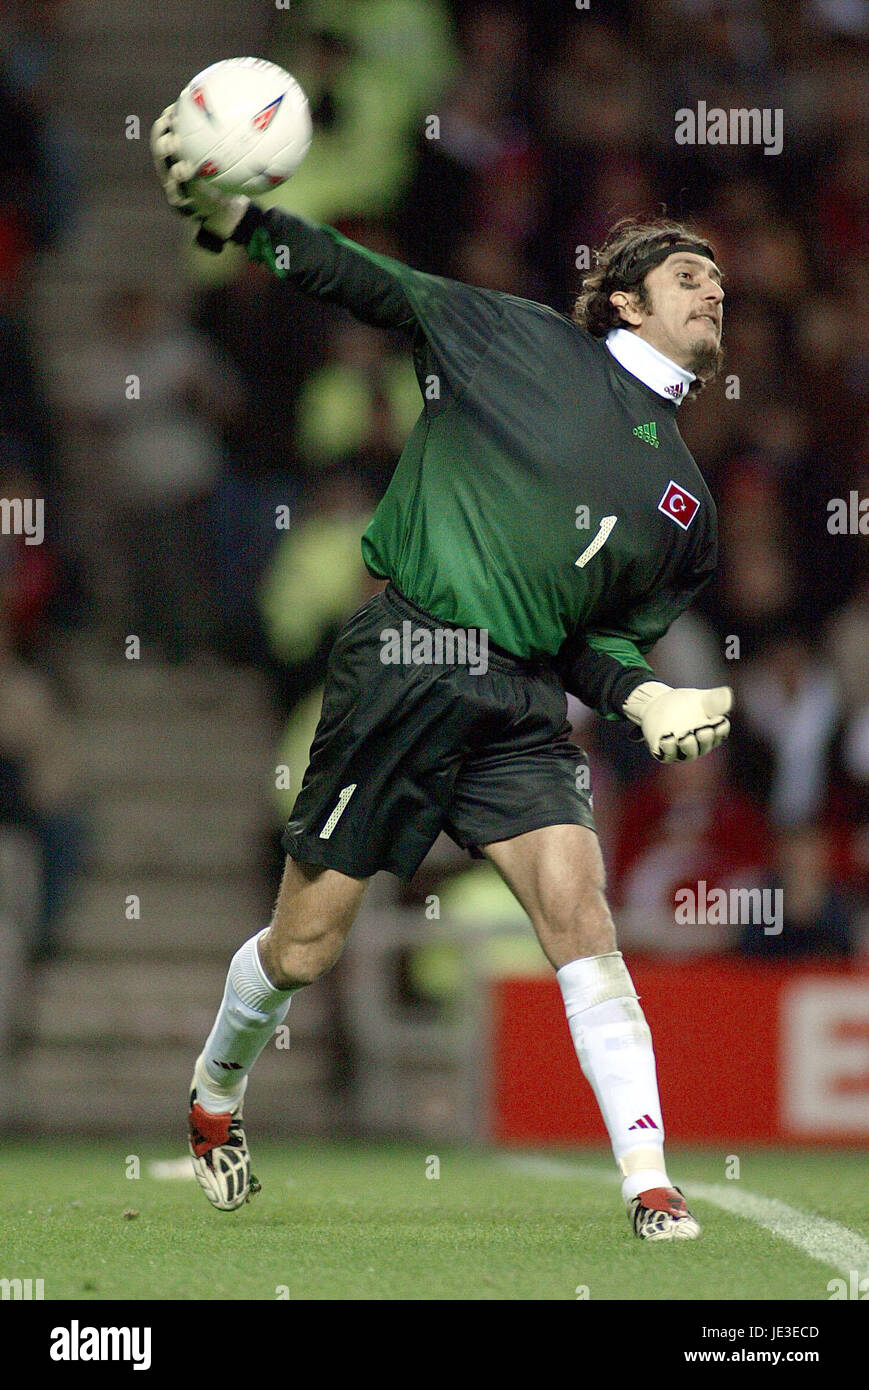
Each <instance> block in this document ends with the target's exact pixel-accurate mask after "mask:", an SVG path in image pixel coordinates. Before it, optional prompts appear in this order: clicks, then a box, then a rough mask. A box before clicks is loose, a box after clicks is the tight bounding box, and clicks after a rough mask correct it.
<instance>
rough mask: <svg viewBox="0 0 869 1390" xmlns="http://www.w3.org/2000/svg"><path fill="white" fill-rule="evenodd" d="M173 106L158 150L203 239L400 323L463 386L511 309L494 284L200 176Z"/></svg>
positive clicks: (167, 179) (387, 322)
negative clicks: (448, 273) (401, 254)
mask: <svg viewBox="0 0 869 1390" xmlns="http://www.w3.org/2000/svg"><path fill="white" fill-rule="evenodd" d="M173 118H174V108H173V107H171V106H169V107H167V108H166V110H165V111H164V112H163V114H162V115H161V116H160V117H159V119H158V120H157V121H156V122H155V124H154V128H153V131H152V133H151V149H152V152H153V156H154V164H155V167H156V170H157V175H158V178H159V179H160V182H161V183H162V185H163V191H164V193H165V195H166V198H167V199H168V201H169V203H170V204H171V205H172V207H174V208H175V209H176V211H178V212H180V213H182V214H183V215H184V216H186V217H190V218H191V219H193V220H194V221H195V222H197V223H198V224H199V230H198V233H197V238H196V239H197V242H198V243H199V244H200V245H201V246H203V247H205V248H206V249H207V250H210V251H215V252H220V251H222V249H223V247H224V246H225V244H226V243H227V242H228V241H233V242H237V243H239V244H240V245H243V246H245V247H246V249H247V252H248V255H249V256H250V257H251V259H252V260H254V261H257V262H259V263H260V264H262V265H264V266H266V267H267V268H268V269H269V270H271V271H272V273H273V274H274V275H277V276H278V277H279V278H280V279H282V280H288V281H289V282H290V283H291V284H293V285H295V286H296V287H297V288H298V289H300V290H303V291H305V292H306V293H308V294H312V295H316V296H317V297H318V298H319V299H323V300H326V301H327V302H328V303H331V304H338V305H340V306H341V307H342V308H345V309H348V310H349V311H350V313H351V314H353V315H355V317H356V318H358V319H360V320H361V321H362V322H363V323H368V324H371V325H372V326H373V327H376V328H388V329H394V330H399V331H402V332H404V333H406V334H407V336H408V338H409V339H410V340H411V341H412V342H413V343H414V346H415V347H423V346H424V344H425V342H426V341H427V343H428V345H429V347H430V348H431V352H432V354H433V355H434V358H435V361H436V362H437V363H438V364H439V365H440V366H441V367H442V368H443V370H444V371H445V372H446V375H447V377H448V381H449V385H450V386H451V387H452V388H453V389H454V390H461V388H462V386H463V385H464V384H465V383H466V382H467V381H468V380H470V377H471V375H472V373H473V371H474V369H475V367H476V365H477V363H478V362H479V360H480V358H481V357H482V355H483V353H484V352H485V350H486V348H487V347H488V345H489V342H490V341H491V338H492V335H493V334H494V332H495V331H496V329H497V326H498V324H499V322H500V320H501V318H502V316H503V313H504V305H503V302H502V299H501V296H499V295H498V294H497V293H496V292H494V291H491V290H480V289H475V288H473V287H472V286H470V285H464V284H461V283H460V282H459V281H456V280H449V279H445V278H444V277H442V276H439V275H428V274H426V273H424V272H423V271H420V270H414V269H412V268H411V267H410V266H408V265H404V264H403V263H402V262H401V261H397V260H394V259H393V258H392V257H391V256H383V255H379V254H378V253H377V252H375V251H369V250H368V249H367V248H366V247H364V246H360V245H358V244H357V243H356V242H354V241H351V240H350V239H349V238H348V237H345V236H342V234H341V233H340V232H338V231H336V230H335V229H334V228H333V227H327V226H321V225H319V224H316V223H311V222H306V221H305V220H304V219H302V218H300V217H295V216H293V215H292V214H291V213H288V212H283V211H282V210H280V209H278V208H270V209H269V210H268V211H263V210H262V209H261V208H259V207H257V206H256V204H255V203H252V202H251V201H250V199H249V198H244V197H232V196H231V195H229V194H226V193H221V192H220V191H219V190H218V189H216V188H214V187H213V186H211V187H210V186H208V185H207V184H204V183H203V182H202V181H201V180H197V179H194V177H193V174H194V170H193V166H192V165H190V164H186V163H185V162H184V161H183V160H181V158H180V156H179V154H178V148H177V140H176V138H175V134H174V129H173Z"/></svg>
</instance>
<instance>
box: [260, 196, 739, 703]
mask: <svg viewBox="0 0 869 1390" xmlns="http://www.w3.org/2000/svg"><path fill="white" fill-rule="evenodd" d="M234 239H235V240H237V241H240V242H242V244H244V245H246V247H247V250H248V254H249V255H250V256H251V258H252V259H254V260H256V261H259V262H261V263H263V264H265V265H267V266H268V267H270V268H271V269H272V271H274V273H275V274H277V275H278V276H280V277H282V278H284V279H287V280H289V281H291V282H292V283H293V284H294V285H295V286H296V287H297V288H299V289H301V290H303V291H306V292H308V293H311V294H314V295H317V296H318V297H319V298H321V299H324V300H327V301H329V302H331V303H336V304H339V305H342V306H344V307H345V308H347V309H348V310H350V312H351V313H353V314H354V315H355V316H356V317H357V318H359V319H361V320H362V321H363V322H365V323H368V324H372V325H375V326H379V327H382V328H389V329H394V330H400V331H401V332H403V333H404V334H405V335H406V337H407V340H408V344H409V347H410V348H411V350H412V353H413V362H414V367H415V370H416V375H417V379H418V381H419V385H420V390H421V393H422V410H421V413H420V416H419V419H418V420H417V422H416V425H415V426H414V428H413V430H412V432H411V434H410V437H409V438H408V440H407V443H406V445H405V447H404V449H403V451H402V454H401V457H400V459H399V461H398V465H397V467H396V469H395V473H394V475H393V478H392V481H391V482H390V484H389V487H388V488H387V490H386V492H385V494H384V496H383V498H382V499H381V501H380V503H379V505H378V507H377V509H376V512H375V514H374V517H373V519H372V521H371V524H370V525H369V527H368V529H367V530H366V532H365V534H364V536H363V538H362V554H363V558H364V560H365V564H366V566H367V568H368V570H369V571H370V572H371V573H372V574H373V575H376V576H378V577H381V578H388V579H390V580H391V581H392V582H393V584H394V585H395V587H396V588H397V589H398V590H400V592H401V593H402V594H404V595H405V596H406V597H407V598H408V599H410V600H411V601H412V602H413V603H415V604H417V605H418V606H419V607H421V608H423V609H425V610H426V611H427V612H429V613H431V614H433V615H434V616H435V617H437V618H440V619H442V620H444V621H445V622H448V623H452V624H456V625H459V626H463V627H474V628H485V629H487V630H488V634H489V639H490V641H491V642H493V643H495V644H497V645H498V646H500V647H502V648H504V649H506V650H507V651H509V652H512V653H514V654H515V655H517V656H520V657H526V658H534V657H536V658H550V659H552V660H553V661H554V662H555V663H556V665H557V667H558V669H559V670H560V672H561V675H562V679H563V680H564V682H565V685H566V686H567V688H568V689H572V690H573V691H574V693H576V694H577V695H578V696H579V697H580V698H581V699H583V700H585V701H586V703H588V704H590V705H591V706H592V707H593V708H596V709H598V711H599V712H600V713H602V714H605V715H609V716H611V717H615V716H619V715H621V705H622V702H623V701H624V699H626V698H627V695H628V694H629V693H630V691H631V690H632V689H633V688H634V687H635V686H636V685H637V684H639V683H640V682H641V681H642V680H646V679H648V678H649V667H648V664H647V663H646V661H645V655H646V653H647V652H648V651H649V650H650V649H651V647H652V646H653V645H654V643H655V642H657V641H658V639H659V638H660V637H662V636H663V634H664V633H665V632H666V630H667V628H668V627H669V626H670V624H671V623H672V621H673V620H674V618H676V617H677V616H678V614H679V613H681V612H682V611H683V610H684V609H685V608H686V607H687V605H688V604H689V603H690V602H691V600H692V598H693V597H694V595H695V594H696V593H697V592H698V590H699V589H700V588H701V587H702V586H703V584H705V583H706V581H707V580H708V579H709V578H710V576H711V575H712V573H713V571H714V568H715V564H716V516H715V507H714V503H713V501H712V498H711V496H710V494H709V491H708V489H707V487H706V485H705V483H704V481H703V478H702V477H701V475H700V472H699V470H698V468H697V466H696V464H695V462H694V460H693V458H692V456H691V454H690V453H689V451H688V449H687V448H686V447H685V445H684V443H683V442H682V439H681V437H680V435H679V431H678V429H677V426H676V410H677V405H676V402H675V401H670V400H667V399H665V398H664V397H662V396H661V395H659V394H658V393H657V392H655V391H653V390H652V389H651V388H650V387H648V386H646V385H645V384H644V383H643V382H642V381H640V380H639V378H638V377H636V376H634V375H633V374H632V373H631V372H629V371H627V370H626V369H625V368H624V367H623V366H622V365H621V364H620V363H619V362H618V361H616V360H615V358H614V357H613V356H612V354H611V353H610V352H609V351H608V349H607V348H606V346H605V344H604V342H603V341H602V340H601V339H598V338H594V337H592V336H591V335H590V334H589V333H588V332H586V331H585V330H584V329H583V328H580V327H579V326H578V325H576V324H574V323H572V322H571V321H570V320H569V319H567V318H565V317H564V316H563V315H561V314H559V313H556V312H555V310H553V309H551V308H548V307H546V306H545V305H542V304H537V303H533V302H532V301H529V300H526V299H521V298H518V297H517V296H515V295H512V294H505V293H501V292H498V291H495V290H484V289H476V288H474V287H472V286H469V285H465V284H462V283H460V282H458V281H455V280H450V279H445V278H442V277H440V276H436V275H429V274H424V273H422V272H421V271H417V270H413V269H411V268H410V267H409V266H406V265H403V264H402V263H400V262H398V261H396V260H393V259H391V258H390V257H387V256H382V255H378V254H376V253H374V252H371V251H368V250H366V249H365V248H364V247H361V246H359V245H357V244H356V243H354V242H352V241H350V240H348V239H347V238H346V237H344V236H342V235H341V234H340V233H338V232H336V231H335V230H334V229H333V228H330V227H323V226H317V225H314V224H310V223H307V222H304V221H303V220H301V219H300V218H297V217H293V216H291V215H290V214H287V213H284V212H281V211H278V210H277V209H271V210H270V211H268V212H265V213H263V212H262V211H261V210H260V209H258V208H256V207H255V206H251V208H250V209H249V210H248V212H247V214H246V216H245V218H244V220H243V221H242V223H241V224H240V227H239V228H238V230H237V232H236V234H235V238H234Z"/></svg>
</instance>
